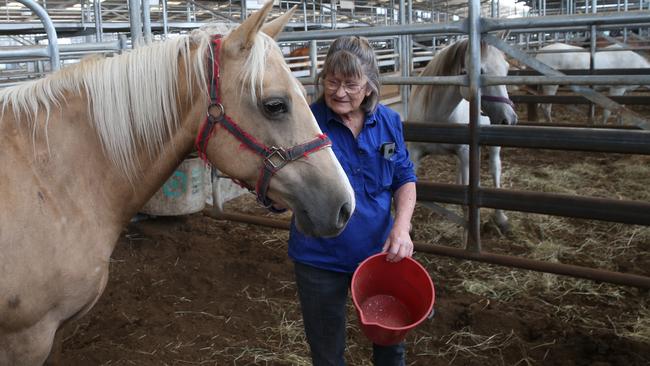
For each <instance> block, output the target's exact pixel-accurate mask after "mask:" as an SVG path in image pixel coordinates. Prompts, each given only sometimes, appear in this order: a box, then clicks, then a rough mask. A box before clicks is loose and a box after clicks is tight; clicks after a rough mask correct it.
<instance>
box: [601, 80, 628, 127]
mask: <svg viewBox="0 0 650 366" xmlns="http://www.w3.org/2000/svg"><path fill="white" fill-rule="evenodd" d="M623 94H625V88H620V87H611V88H609V95H610V96H621V95H623ZM611 114H612V112H611V111H610V110H609V109H603V125H606V124H607V120H608V119H609V116H610V115H611Z"/></svg>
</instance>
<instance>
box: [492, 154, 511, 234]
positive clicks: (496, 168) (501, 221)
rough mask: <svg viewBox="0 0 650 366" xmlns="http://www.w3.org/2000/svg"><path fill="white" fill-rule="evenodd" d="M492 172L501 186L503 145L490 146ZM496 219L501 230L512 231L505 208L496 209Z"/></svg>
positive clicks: (496, 184)
mask: <svg viewBox="0 0 650 366" xmlns="http://www.w3.org/2000/svg"><path fill="white" fill-rule="evenodd" d="M490 174H492V180H493V181H494V186H495V187H496V188H501V146H490ZM494 220H495V221H496V223H497V226H498V227H499V229H500V230H501V232H508V231H510V225H509V224H508V217H507V216H506V214H505V213H504V212H503V210H500V209H496V210H495V211H494Z"/></svg>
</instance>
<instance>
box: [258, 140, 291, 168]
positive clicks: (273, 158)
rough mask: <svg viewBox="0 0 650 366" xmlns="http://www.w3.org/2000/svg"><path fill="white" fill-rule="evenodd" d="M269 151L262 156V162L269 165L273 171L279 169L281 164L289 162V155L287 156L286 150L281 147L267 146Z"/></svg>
mask: <svg viewBox="0 0 650 366" xmlns="http://www.w3.org/2000/svg"><path fill="white" fill-rule="evenodd" d="M269 151H270V153H269V154H268V155H266V158H264V162H265V163H266V164H267V166H269V165H270V167H271V168H273V170H274V171H276V170H279V169H281V168H282V167H283V166H285V165H287V163H288V162H289V157H288V156H287V151H286V150H285V149H284V148H282V147H275V146H271V147H269Z"/></svg>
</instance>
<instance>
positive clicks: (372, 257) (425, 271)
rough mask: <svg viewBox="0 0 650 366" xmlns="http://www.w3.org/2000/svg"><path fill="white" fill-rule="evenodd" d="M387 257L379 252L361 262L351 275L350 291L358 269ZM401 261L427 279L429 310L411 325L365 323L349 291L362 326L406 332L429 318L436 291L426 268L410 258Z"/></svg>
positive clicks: (353, 296)
mask: <svg viewBox="0 0 650 366" xmlns="http://www.w3.org/2000/svg"><path fill="white" fill-rule="evenodd" d="M387 255H388V253H385V252H381V253H377V254H373V255H371V256H370V257H368V258H366V259H365V260H363V262H361V263H360V264H359V266H358V267H357V269H356V270H355V271H354V273H353V274H352V280H351V282H350V285H351V286H350V287H351V289H352V288H354V286H353V285H354V283H355V279H356V278H357V273H358V272H359V269H360V268H361V267H362V266H364V265H366V264H367V263H368V262H370V261H374V260H377V259H376V258H379V257H386V256H387ZM384 260H385V259H384ZM402 260H408V261H409V262H411V263H413V264H415V265H416V266H417V267H419V268H420V270H422V271H423V273H425V274H426V278H427V279H428V281H426V283H427V285H429V288H430V289H431V303H430V304H429V308H428V309H427V311H425V312H424V315H422V317H420V318H419V319H418V320H417V321H414V322H412V323H411V324H409V325H407V326H402V327H391V326H387V325H382V324H380V323H378V322H368V321H366V320H365V319H364V318H365V317H364V315H363V313H362V312H361V304H359V300H358V299H357V297H356V296H355V293H354V291H352V290H351V291H350V292H351V293H352V302H353V303H354V308H355V309H356V311H357V314H358V315H359V321H360V322H361V324H363V325H364V326H377V327H381V328H384V329H387V330H391V331H408V330H410V329H413V328H414V327H416V326H418V325H419V324H420V323H422V322H423V321H424V320H426V319H427V318H428V317H429V316H430V314H431V311H433V305H434V303H435V302H436V289H435V286H434V285H433V280H432V279H431V276H430V275H429V271H427V270H426V268H424V266H422V264H420V262H418V261H417V260H415V259H413V258H412V257H404V258H402ZM398 263H399V262H398Z"/></svg>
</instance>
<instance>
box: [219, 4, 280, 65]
mask: <svg viewBox="0 0 650 366" xmlns="http://www.w3.org/2000/svg"><path fill="white" fill-rule="evenodd" d="M272 7H273V0H270V1H268V2H267V3H266V4H264V6H263V7H262V9H260V10H258V11H257V12H255V13H253V14H251V15H250V16H249V17H248V18H247V19H246V20H245V21H244V22H243V23H242V24H241V25H240V26H239V27H237V28H235V29H234V30H233V31H232V32H231V33H230V34H229V35H228V37H226V40H227V42H226V40H224V46H226V44H227V46H226V47H227V48H228V49H229V50H232V51H235V52H240V51H243V50H250V49H251V47H253V43H254V42H255V37H256V36H257V33H258V32H259V31H260V29H261V28H262V25H263V24H264V20H265V19H266V16H267V15H268V14H269V12H270V11H271V8H272Z"/></svg>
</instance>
